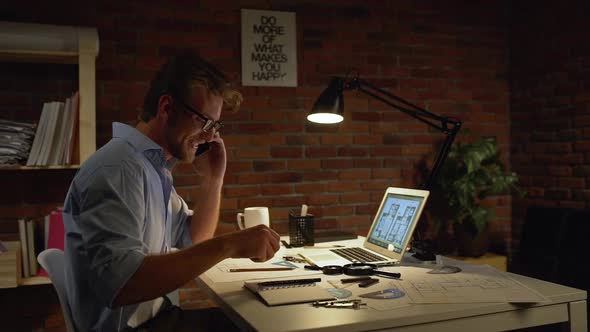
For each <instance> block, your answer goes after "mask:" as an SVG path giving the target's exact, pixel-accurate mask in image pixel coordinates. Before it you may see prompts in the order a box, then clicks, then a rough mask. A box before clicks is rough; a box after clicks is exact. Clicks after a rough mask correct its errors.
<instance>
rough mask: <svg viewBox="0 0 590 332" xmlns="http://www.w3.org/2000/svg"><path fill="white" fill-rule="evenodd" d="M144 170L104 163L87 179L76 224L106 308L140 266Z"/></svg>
mask: <svg viewBox="0 0 590 332" xmlns="http://www.w3.org/2000/svg"><path fill="white" fill-rule="evenodd" d="M144 187H145V186H144V182H143V176H142V172H141V171H140V170H139V171H138V169H137V168H135V169H134V168H131V167H125V165H117V166H107V167H102V168H100V169H98V170H96V171H95V172H94V173H93V174H92V175H91V176H89V177H88V178H87V183H86V184H85V185H84V188H87V189H86V190H85V191H84V192H82V193H81V194H82V195H81V198H82V199H81V202H80V203H81V209H80V211H81V213H80V222H79V227H80V230H81V234H82V235H83V239H82V240H83V242H84V245H85V247H86V249H87V253H88V264H89V271H88V279H89V282H90V284H91V285H92V288H93V290H94V292H95V295H96V297H97V298H98V299H99V300H100V301H101V302H102V303H103V304H104V305H105V306H108V307H112V304H113V302H114V300H115V297H116V296H117V294H118V292H119V290H120V289H121V288H122V287H123V286H124V285H125V283H126V282H127V281H128V280H129V279H130V278H131V276H132V275H133V274H134V273H135V271H136V270H137V269H138V268H139V266H140V265H141V263H142V261H143V259H144V257H145V255H146V254H147V249H146V248H145V247H144V244H143V242H142V229H143V223H144V220H145V202H144Z"/></svg>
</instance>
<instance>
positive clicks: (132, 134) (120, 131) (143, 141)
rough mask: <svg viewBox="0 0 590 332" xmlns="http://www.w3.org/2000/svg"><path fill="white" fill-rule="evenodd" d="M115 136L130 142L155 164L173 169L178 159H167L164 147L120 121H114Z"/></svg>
mask: <svg viewBox="0 0 590 332" xmlns="http://www.w3.org/2000/svg"><path fill="white" fill-rule="evenodd" d="M113 138H120V139H122V140H125V141H126V142H128V143H129V144H130V145H131V146H132V147H133V148H135V149H136V150H137V151H139V152H141V153H143V154H144V155H145V156H146V157H147V158H148V159H150V160H151V161H152V162H153V163H154V164H156V165H159V166H161V167H165V168H167V169H168V170H169V171H171V170H172V168H173V167H174V165H175V164H176V161H177V159H176V158H171V159H170V160H166V155H165V154H164V149H162V147H161V146H160V145H158V144H157V143H156V142H154V141H152V140H151V139H150V138H149V137H147V136H145V135H144V134H143V133H142V132H140V131H139V130H137V129H136V128H134V127H131V126H129V125H127V124H124V123H120V122H113Z"/></svg>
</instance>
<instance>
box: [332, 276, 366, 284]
mask: <svg viewBox="0 0 590 332" xmlns="http://www.w3.org/2000/svg"><path fill="white" fill-rule="evenodd" d="M370 279H372V278H371V277H358V278H344V279H340V282H341V283H343V284H348V283H351V282H357V281H367V280H370Z"/></svg>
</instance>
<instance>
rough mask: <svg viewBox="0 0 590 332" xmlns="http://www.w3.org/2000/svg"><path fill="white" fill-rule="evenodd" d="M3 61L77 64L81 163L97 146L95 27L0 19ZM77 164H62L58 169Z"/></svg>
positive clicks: (96, 37) (79, 152) (79, 153)
mask: <svg viewBox="0 0 590 332" xmlns="http://www.w3.org/2000/svg"><path fill="white" fill-rule="evenodd" d="M0 35H2V41H1V42H0V61H4V62H25V63H65V64H75V65H77V66H78V91H79V93H80V104H79V110H80V112H79V119H78V132H77V134H78V138H79V140H78V146H79V149H78V150H77V154H78V155H79V160H76V161H75V162H76V163H78V161H79V163H80V164H81V163H82V162H84V161H85V160H86V159H88V157H90V155H91V154H92V153H94V151H95V150H96V57H97V55H98V50H99V39H98V31H97V29H96V28H90V27H77V26H60V25H50V24H35V23H18V22H5V21H0ZM69 168H76V166H73V165H72V166H59V167H57V168H56V169H69ZM38 169H53V168H51V167H33V168H30V167H15V168H13V167H2V168H0V171H1V170H38Z"/></svg>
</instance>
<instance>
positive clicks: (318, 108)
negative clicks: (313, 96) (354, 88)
mask: <svg viewBox="0 0 590 332" xmlns="http://www.w3.org/2000/svg"><path fill="white" fill-rule="evenodd" d="M343 90H344V81H343V80H342V79H341V78H339V77H332V80H331V81H330V85H329V86H328V87H327V88H326V89H325V90H324V91H323V92H322V94H320V96H319V97H318V99H317V100H316V102H315V104H314V105H313V108H312V109H311V111H310V112H309V115H308V116H307V120H308V121H311V122H315V123H338V122H342V120H343V119H344V117H343V116H342V114H343V113H344V98H343V96H342V91H343Z"/></svg>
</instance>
